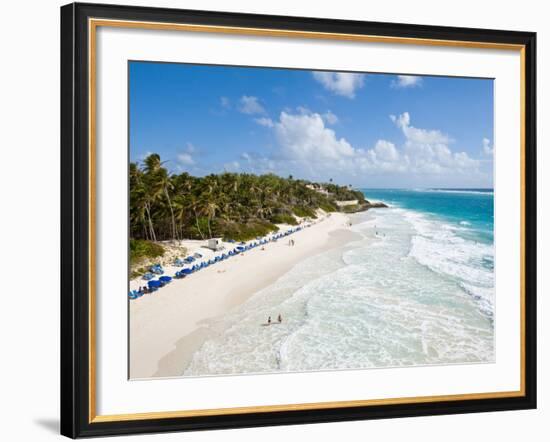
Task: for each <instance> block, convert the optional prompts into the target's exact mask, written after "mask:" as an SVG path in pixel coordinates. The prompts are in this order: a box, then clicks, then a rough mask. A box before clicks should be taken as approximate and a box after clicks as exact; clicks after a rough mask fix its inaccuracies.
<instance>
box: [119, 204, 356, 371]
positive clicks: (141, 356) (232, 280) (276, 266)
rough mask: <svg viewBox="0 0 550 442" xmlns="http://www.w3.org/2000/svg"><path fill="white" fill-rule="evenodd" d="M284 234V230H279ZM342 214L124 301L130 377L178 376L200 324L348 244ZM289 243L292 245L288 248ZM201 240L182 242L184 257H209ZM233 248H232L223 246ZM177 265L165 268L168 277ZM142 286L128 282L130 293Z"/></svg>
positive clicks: (198, 338)
mask: <svg viewBox="0 0 550 442" xmlns="http://www.w3.org/2000/svg"><path fill="white" fill-rule="evenodd" d="M282 231H284V229H282ZM356 237H357V234H356V233H354V232H352V231H351V230H350V228H349V223H348V216H346V215H344V214H342V213H332V214H330V215H329V216H324V217H323V218H321V219H320V220H319V221H318V222H316V223H314V224H312V225H310V226H309V227H305V228H303V229H302V230H300V231H298V232H296V233H294V234H292V235H291V236H288V237H284V238H281V239H279V240H278V241H277V242H270V243H268V244H266V245H265V246H264V249H263V250H262V248H261V247H257V248H254V249H252V250H248V251H246V252H245V253H243V254H241V255H239V256H234V257H232V258H230V259H227V260H224V261H221V262H218V263H216V264H215V265H212V266H210V267H208V268H204V269H202V270H201V271H199V272H197V273H194V274H192V275H190V276H188V277H186V278H184V279H177V280H176V279H174V280H173V281H172V282H171V283H169V284H168V285H167V286H165V287H163V288H161V289H159V290H158V291H156V292H155V293H152V294H146V295H144V296H142V297H141V298H139V299H136V300H132V301H130V308H129V311H130V377H131V378H132V379H139V378H149V377H170V376H180V375H182V373H183V370H184V369H185V366H186V361H188V360H189V358H190V357H191V356H192V353H193V352H194V351H196V350H197V349H198V348H199V347H200V345H201V344H202V342H203V340H204V339H205V338H206V337H207V336H206V334H207V331H205V329H204V328H201V322H202V321H204V320H206V319H209V318H214V317H217V316H220V315H223V314H224V313H225V312H227V311H229V310H230V309H232V308H234V307H236V306H238V305H240V304H242V303H243V302H245V301H246V300H247V299H248V298H249V297H250V296H252V295H253V294H254V293H256V292H257V291H259V290H261V289H262V288H264V287H267V286H269V285H270V284H272V283H273V282H275V281H276V280H277V279H278V278H279V277H281V276H282V275H284V274H285V273H286V272H288V271H289V270H290V269H291V268H292V267H293V266H294V265H295V264H297V263H298V262H300V261H301V260H303V259H305V258H307V257H309V256H313V255H315V254H318V253H321V252H323V251H325V250H328V249H331V248H336V247H339V246H342V245H344V244H346V243H347V242H350V241H352V240H354V239H355V238H356ZM290 239H293V240H294V242H295V245H294V246H289V240H290ZM205 244H206V241H186V242H184V244H183V245H185V246H186V247H187V248H188V249H189V251H190V253H194V252H200V253H201V254H202V255H203V256H204V257H209V256H211V255H212V254H213V252H212V251H209V250H208V249H206V248H204V247H202V246H203V245H205ZM226 246H227V247H228V250H229V248H233V247H234V246H235V245H234V244H226ZM178 269H179V268H177V267H171V266H168V267H165V271H166V274H167V275H170V276H172V275H173V274H174V273H175V271H176V270H178ZM140 285H145V282H144V281H142V280H139V279H136V280H132V281H131V282H130V288H131V289H136V288H137V287H138V286H140Z"/></svg>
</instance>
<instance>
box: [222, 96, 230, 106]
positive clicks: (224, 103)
mask: <svg viewBox="0 0 550 442" xmlns="http://www.w3.org/2000/svg"><path fill="white" fill-rule="evenodd" d="M220 104H221V105H222V107H223V108H225V109H231V100H230V99H229V98H227V97H220Z"/></svg>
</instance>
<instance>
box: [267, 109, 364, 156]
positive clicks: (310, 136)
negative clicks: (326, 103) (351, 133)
mask: <svg viewBox="0 0 550 442" xmlns="http://www.w3.org/2000/svg"><path fill="white" fill-rule="evenodd" d="M273 129H274V131H275V135H276V138H277V141H278V142H279V146H280V148H281V153H282V154H283V155H285V156H286V157H288V158H291V159H293V160H299V161H313V162H319V161H324V160H339V159H341V158H346V157H351V156H353V155H354V154H355V149H354V148H353V147H352V146H351V144H350V143H348V142H347V141H346V140H345V138H338V137H337V136H336V134H335V132H334V131H333V130H332V129H329V128H327V127H326V126H325V123H324V121H323V118H322V117H321V115H319V114H317V113H310V114H305V113H300V114H290V113H287V112H281V115H280V117H279V121H278V122H276V123H274V126H273Z"/></svg>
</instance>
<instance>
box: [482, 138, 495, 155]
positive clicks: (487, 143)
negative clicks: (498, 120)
mask: <svg viewBox="0 0 550 442" xmlns="http://www.w3.org/2000/svg"><path fill="white" fill-rule="evenodd" d="M482 143H483V153H484V154H485V155H493V153H494V151H495V149H494V148H495V146H491V140H489V138H483V141H482Z"/></svg>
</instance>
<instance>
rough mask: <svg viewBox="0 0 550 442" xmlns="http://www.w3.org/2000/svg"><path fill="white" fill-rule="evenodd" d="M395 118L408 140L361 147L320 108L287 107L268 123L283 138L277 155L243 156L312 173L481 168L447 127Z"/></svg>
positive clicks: (263, 165) (266, 166) (437, 172)
mask: <svg viewBox="0 0 550 442" xmlns="http://www.w3.org/2000/svg"><path fill="white" fill-rule="evenodd" d="M391 119H392V121H393V122H394V123H395V125H396V126H397V127H398V128H399V129H400V130H401V131H402V132H403V134H404V135H405V142H404V143H403V145H402V146H400V147H398V146H397V145H396V144H395V143H392V142H390V141H388V140H383V139H380V140H378V141H377V142H376V143H375V145H374V147H372V148H361V147H357V146H353V145H352V144H351V143H350V142H349V141H348V140H346V139H345V138H343V137H339V136H338V135H337V134H336V132H335V131H334V130H333V129H331V128H330V127H327V125H326V122H325V119H324V118H323V115H321V114H319V113H315V112H309V113H305V112H303V109H298V110H297V111H296V112H295V113H293V112H292V111H283V112H281V114H280V116H279V119H278V120H277V121H273V120H269V121H270V123H269V124H263V125H264V126H265V127H267V128H269V130H271V131H273V133H274V135H275V138H276V141H277V145H276V149H275V151H274V152H273V153H272V155H271V158H265V157H251V156H250V155H249V154H246V156H245V154H243V155H242V156H241V157H242V158H243V159H245V160H246V161H247V163H248V164H250V165H254V167H256V168H257V170H263V171H265V170H273V169H275V170H293V171H294V173H301V174H302V175H303V176H310V177H316V176H324V177H326V176H327V174H333V173H334V174H336V175H337V174H338V173H339V174H341V175H342V176H364V175H377V174H381V173H388V172H391V173H397V174H400V175H403V174H405V175H408V176H409V177H411V176H413V175H416V176H418V177H420V178H419V179H420V180H421V181H426V180H428V179H429V176H432V177H434V176H435V177H439V178H438V179H445V178H448V177H449V176H453V177H458V178H457V179H460V178H459V177H468V176H473V175H475V174H478V172H479V166H480V162H479V161H478V160H475V159H472V158H470V156H469V155H468V154H467V153H466V152H453V151H452V150H451V149H450V147H449V143H451V142H452V140H451V139H450V138H449V137H448V136H447V135H445V134H443V133H442V132H441V131H439V130H429V129H421V128H416V127H414V126H412V125H411V117H410V115H409V114H408V113H407V112H405V113H403V114H401V115H398V116H391ZM426 182H427V181H426Z"/></svg>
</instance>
